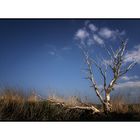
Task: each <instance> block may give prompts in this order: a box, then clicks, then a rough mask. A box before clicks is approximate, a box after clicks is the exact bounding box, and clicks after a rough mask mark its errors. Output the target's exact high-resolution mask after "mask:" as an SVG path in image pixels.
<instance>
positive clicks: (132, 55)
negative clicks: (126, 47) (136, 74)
mask: <svg viewBox="0 0 140 140" xmlns="http://www.w3.org/2000/svg"><path fill="white" fill-rule="evenodd" d="M134 48H135V50H132V51H129V52H128V53H126V55H125V62H126V63H127V62H132V61H134V60H135V61H136V62H137V63H138V64H140V44H139V45H137V46H135V47H134Z"/></svg>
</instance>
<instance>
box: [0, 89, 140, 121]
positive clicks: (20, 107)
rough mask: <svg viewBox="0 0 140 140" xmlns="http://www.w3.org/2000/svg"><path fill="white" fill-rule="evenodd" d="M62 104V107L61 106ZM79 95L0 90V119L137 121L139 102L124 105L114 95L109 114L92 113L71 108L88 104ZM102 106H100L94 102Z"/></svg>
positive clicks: (139, 118)
mask: <svg viewBox="0 0 140 140" xmlns="http://www.w3.org/2000/svg"><path fill="white" fill-rule="evenodd" d="M63 104H65V106H63ZM91 105H93V104H91V103H90V104H89V103H84V102H82V101H81V99H80V98H79V97H75V96H72V97H69V98H63V97H58V96H49V97H48V98H47V99H40V97H38V96H37V95H36V94H33V93H31V94H30V95H28V96H25V95H24V92H23V91H21V90H15V89H5V90H2V91H1V93H0V120H1V121H106V120H107V121H113V120H115V121H118V120H119V121H121V120H123V121H125V120H127V121H131V120H140V104H127V103H126V102H125V100H124V99H123V97H121V96H118V97H115V98H113V100H112V105H113V110H112V113H110V114H108V115H105V114H104V113H103V112H101V113H95V114H93V113H92V111H90V110H80V109H71V108H69V107H74V106H91ZM95 106H96V107H98V108H101V105H95Z"/></svg>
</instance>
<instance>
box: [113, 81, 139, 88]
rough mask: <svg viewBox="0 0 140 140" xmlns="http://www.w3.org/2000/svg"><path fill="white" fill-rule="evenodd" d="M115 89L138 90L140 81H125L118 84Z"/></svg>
mask: <svg viewBox="0 0 140 140" xmlns="http://www.w3.org/2000/svg"><path fill="white" fill-rule="evenodd" d="M115 88H140V81H127V82H124V83H119V84H118V85H116V87H115Z"/></svg>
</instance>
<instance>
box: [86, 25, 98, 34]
mask: <svg viewBox="0 0 140 140" xmlns="http://www.w3.org/2000/svg"><path fill="white" fill-rule="evenodd" d="M88 27H89V29H90V30H91V31H93V32H95V31H97V30H98V28H97V27H96V26H95V25H94V24H89V25H88Z"/></svg>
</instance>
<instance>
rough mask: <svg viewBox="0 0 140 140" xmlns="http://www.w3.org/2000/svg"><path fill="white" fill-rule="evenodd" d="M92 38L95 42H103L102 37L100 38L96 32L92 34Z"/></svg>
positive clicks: (100, 43)
mask: <svg viewBox="0 0 140 140" xmlns="http://www.w3.org/2000/svg"><path fill="white" fill-rule="evenodd" d="M93 39H94V41H95V42H96V43H98V44H99V45H102V44H104V41H103V39H101V38H100V37H99V36H98V35H96V34H94V35H93Z"/></svg>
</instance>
